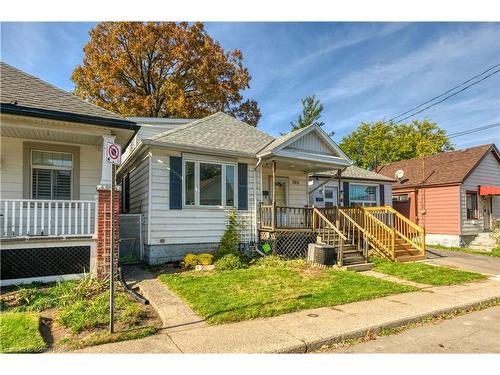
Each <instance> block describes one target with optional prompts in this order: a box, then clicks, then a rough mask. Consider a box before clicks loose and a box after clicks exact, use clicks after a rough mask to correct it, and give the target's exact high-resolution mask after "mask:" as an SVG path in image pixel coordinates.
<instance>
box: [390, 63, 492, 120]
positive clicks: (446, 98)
mask: <svg viewBox="0 0 500 375" xmlns="http://www.w3.org/2000/svg"><path fill="white" fill-rule="evenodd" d="M498 72H500V69H499V70H495V71H494V72H493V73H490V74H488V75H487V76H485V77H483V78H481V79H480V80H479V81H476V82H474V83H471V84H470V85H468V86H465V87H464V88H462V89H461V90H459V91H457V92H454V93H453V94H451V95H448V96H446V97H445V98H443V99H441V100H440V101H438V102H435V103H432V104H430V105H428V106H427V107H425V108H423V109H421V110H420V111H418V112H415V113H412V114H410V115H408V116H406V117H403V118H402V119H401V120H398V121H396V124H397V123H399V122H401V121H404V120H406V119H408V118H410V117H413V116H415V115H418V114H419V113H422V112H424V111H426V110H427V109H429V108H431V107H434V106H436V105H438V104H440V103H442V102H444V101H445V100H448V99H449V98H451V97H453V96H455V95H458V94H460V93H461V92H463V91H465V90H467V89H468V88H469V87H472V86H474V85H477V84H478V83H480V82H482V81H484V80H485V79H487V78H489V77H491V76H492V75H494V74H496V73H498Z"/></svg>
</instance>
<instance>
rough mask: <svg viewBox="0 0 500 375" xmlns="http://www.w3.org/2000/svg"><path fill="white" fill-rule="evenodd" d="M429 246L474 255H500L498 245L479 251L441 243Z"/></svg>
mask: <svg viewBox="0 0 500 375" xmlns="http://www.w3.org/2000/svg"><path fill="white" fill-rule="evenodd" d="M428 248H430V249H432V248H434V249H438V250H449V251H461V252H463V253H467V254H474V255H484V256H488V257H500V247H496V248H494V249H492V250H491V251H477V250H474V249H469V248H467V247H448V246H441V245H429V246H428Z"/></svg>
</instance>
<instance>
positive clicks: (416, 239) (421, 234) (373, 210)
mask: <svg viewBox="0 0 500 375" xmlns="http://www.w3.org/2000/svg"><path fill="white" fill-rule="evenodd" d="M339 216H340V219H341V220H340V227H341V228H342V227H343V226H344V225H343V224H342V219H343V216H348V217H349V218H351V219H352V220H354V221H356V223H358V225H359V226H360V227H362V229H363V231H364V233H365V234H366V236H367V237H368V241H369V245H370V249H371V250H373V251H374V252H376V253H377V254H379V255H380V256H382V257H385V258H387V259H390V260H392V261H396V262H408V261H417V260H424V259H426V256H425V231H424V229H423V228H421V227H419V226H418V225H416V224H415V223H413V222H412V221H410V220H409V219H408V218H406V217H405V216H403V215H401V214H400V213H399V212H398V211H396V210H395V209H393V208H392V207H389V206H382V207H365V208H363V207H349V208H342V209H339Z"/></svg>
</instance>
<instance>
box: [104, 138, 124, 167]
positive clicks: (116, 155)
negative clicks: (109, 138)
mask: <svg viewBox="0 0 500 375" xmlns="http://www.w3.org/2000/svg"><path fill="white" fill-rule="evenodd" d="M106 160H107V161H108V162H109V163H111V164H115V165H120V164H121V163H122V147H121V146H120V145H119V144H117V143H112V142H108V143H107V144H106Z"/></svg>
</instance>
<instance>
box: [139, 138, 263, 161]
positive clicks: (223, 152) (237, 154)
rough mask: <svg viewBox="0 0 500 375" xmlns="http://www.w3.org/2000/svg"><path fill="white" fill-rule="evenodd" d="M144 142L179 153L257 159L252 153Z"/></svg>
mask: <svg viewBox="0 0 500 375" xmlns="http://www.w3.org/2000/svg"><path fill="white" fill-rule="evenodd" d="M142 142H143V143H144V144H145V145H149V146H156V147H162V148H169V149H173V150H179V151H188V152H193V151H197V152H200V153H203V154H210V155H219V156H233V157H244V158H252V159H255V158H256V155H255V153H250V152H240V151H228V150H220V149H216V148H210V147H200V146H193V145H186V144H179V143H168V142H162V141H154V140H151V139H143V140H142Z"/></svg>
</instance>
